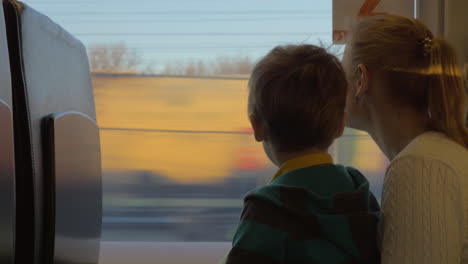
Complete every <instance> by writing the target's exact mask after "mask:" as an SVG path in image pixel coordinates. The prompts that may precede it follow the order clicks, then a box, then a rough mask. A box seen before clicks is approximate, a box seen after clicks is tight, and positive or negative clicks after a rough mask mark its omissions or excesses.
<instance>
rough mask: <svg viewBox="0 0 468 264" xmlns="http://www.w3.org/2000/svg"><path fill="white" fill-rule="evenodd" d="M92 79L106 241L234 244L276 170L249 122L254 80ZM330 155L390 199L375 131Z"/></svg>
mask: <svg viewBox="0 0 468 264" xmlns="http://www.w3.org/2000/svg"><path fill="white" fill-rule="evenodd" d="M92 80H93V85H94V91H95V100H96V109H97V117H98V123H99V126H100V127H101V147H102V164H103V187H104V216H103V240H107V241H161V242H163V241H164V242H182V241H184V242H196V241H198V242H201V241H229V240H231V239H232V235H233V232H234V230H235V228H236V225H237V223H238V220H239V216H240V212H241V209H242V198H243V196H244V195H245V194H246V193H247V192H248V191H249V190H252V189H254V188H256V187H258V186H261V185H263V184H266V183H268V181H269V179H270V178H271V177H272V176H273V174H274V173H275V172H276V168H275V167H274V166H273V165H272V164H271V163H270V162H269V160H268V159H267V158H266V156H265V155H264V153H263V149H262V146H261V144H259V143H257V142H255V140H254V139H253V135H252V131H251V129H250V125H249V123H248V120H247V115H246V100H247V78H246V77H242V76H237V75H231V76H216V75H214V76H213V75H212V76H209V77H200V76H198V77H197V76H175V77H174V76H165V75H148V74H146V75H144V74H135V73H115V72H114V73H103V72H99V73H94V74H93V76H92ZM330 153H331V154H332V155H333V157H334V160H335V162H337V163H341V164H345V165H352V166H355V167H357V168H358V169H360V170H361V171H362V172H363V173H364V174H365V175H366V176H367V177H368V178H369V180H370V182H371V185H372V189H373V191H374V193H375V194H376V196H377V197H378V198H379V197H380V188H381V184H382V179H383V170H384V168H385V166H386V159H385V158H384V157H383V156H382V155H381V153H380V151H379V150H378V148H377V147H376V146H375V144H374V143H373V141H372V140H371V139H370V138H369V137H368V136H367V135H365V134H363V133H361V132H357V131H353V130H347V131H346V133H345V136H343V137H342V138H341V139H340V140H338V141H337V142H335V144H334V145H333V146H332V147H331V148H330Z"/></svg>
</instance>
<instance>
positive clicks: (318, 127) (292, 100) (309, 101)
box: [248, 45, 347, 153]
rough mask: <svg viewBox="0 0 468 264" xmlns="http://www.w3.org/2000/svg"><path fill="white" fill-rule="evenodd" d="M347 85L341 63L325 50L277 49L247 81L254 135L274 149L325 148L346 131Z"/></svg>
mask: <svg viewBox="0 0 468 264" xmlns="http://www.w3.org/2000/svg"><path fill="white" fill-rule="evenodd" d="M346 89H347V82H346V77H345V74H344V72H343V69H342V66H341V63H340V61H339V60H338V59H337V58H336V57H335V56H333V55H331V54H329V53H328V52H327V51H326V50H325V49H323V48H320V47H317V46H313V45H289V46H278V47H276V48H274V49H273V50H272V51H270V53H268V54H267V55H266V56H265V57H264V58H262V59H261V60H260V61H259V62H258V63H257V65H256V66H255V68H254V69H253V71H252V75H251V78H250V80H249V101H248V111H249V118H250V121H251V123H252V126H253V128H254V131H255V138H256V139H257V141H263V142H264V145H265V144H268V146H265V147H268V148H271V151H273V152H276V153H296V152H303V151H306V150H308V149H317V150H326V149H327V148H328V147H329V146H330V145H331V144H332V143H333V140H334V139H335V138H337V137H339V136H341V134H342V133H343V129H344V118H345V117H344V111H345V110H344V109H345V102H346ZM267 152H268V150H267Z"/></svg>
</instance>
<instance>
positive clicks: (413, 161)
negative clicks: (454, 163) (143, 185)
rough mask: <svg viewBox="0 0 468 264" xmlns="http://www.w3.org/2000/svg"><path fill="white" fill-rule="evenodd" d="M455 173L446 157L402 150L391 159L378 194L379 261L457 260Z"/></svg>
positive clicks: (457, 183)
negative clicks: (398, 156)
mask: <svg viewBox="0 0 468 264" xmlns="http://www.w3.org/2000/svg"><path fill="white" fill-rule="evenodd" d="M459 177H460V175H457V174H456V173H455V172H454V170H453V169H452V168H451V167H449V166H448V165H446V164H445V163H443V162H441V161H437V160H430V159H427V158H422V157H413V156H407V157H402V158H401V159H399V160H397V161H395V162H392V165H391V166H390V168H389V169H388V171H387V174H386V176H385V182H384V189H383V194H382V218H383V221H382V231H383V234H382V235H383V241H382V263H383V264H390V263H399V264H410V263H411V264H413V263H414V264H416V263H426V264H432V263H433V264H436V263H437V264H440V263H460V262H461V252H462V243H463V242H462V241H463V223H462V217H463V216H462V211H463V201H462V199H460V197H462V196H461V195H460V192H461V188H460V179H459Z"/></svg>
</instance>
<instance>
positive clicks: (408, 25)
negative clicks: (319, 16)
mask: <svg viewBox="0 0 468 264" xmlns="http://www.w3.org/2000/svg"><path fill="white" fill-rule="evenodd" d="M344 67H345V70H346V72H347V77H348V80H349V83H350V87H349V94H348V101H347V111H348V117H349V119H348V125H349V126H351V127H355V128H358V129H363V130H368V129H369V126H371V125H372V124H370V123H371V122H372V118H371V113H370V111H371V109H372V107H373V108H374V109H376V107H377V108H378V107H384V106H385V107H391V108H393V109H398V110H401V109H405V110H408V111H409V112H411V113H414V114H415V116H418V117H419V121H421V122H424V123H425V125H427V127H428V128H429V129H432V130H436V131H440V132H443V133H445V134H447V135H448V136H449V137H451V138H452V139H453V140H455V141H457V142H459V143H460V144H462V145H464V146H465V147H468V132H467V128H466V124H465V122H466V115H467V103H468V102H467V93H466V90H465V88H464V85H463V78H462V74H461V70H460V66H459V64H458V61H457V58H456V55H455V51H454V50H453V48H452V47H451V46H450V45H449V44H448V43H447V42H446V41H445V40H444V39H442V38H439V37H434V36H433V35H432V33H431V31H430V30H429V29H428V28H427V27H426V26H425V25H424V24H423V23H421V22H419V21H418V20H415V19H411V18H406V17H401V16H394V15H387V16H379V17H373V18H369V19H365V20H361V21H359V22H358V23H357V24H356V25H355V27H354V29H353V30H352V32H351V36H350V40H349V43H348V46H347V48H346V51H345V57H344Z"/></svg>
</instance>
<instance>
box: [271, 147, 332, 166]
mask: <svg viewBox="0 0 468 264" xmlns="http://www.w3.org/2000/svg"><path fill="white" fill-rule="evenodd" d="M318 153H328V149H320V148H310V149H306V150H303V151H299V152H275V153H274V156H275V160H274V161H273V163H275V165H276V166H278V167H281V166H282V165H283V164H284V163H286V161H288V160H292V159H295V158H299V157H302V156H306V155H311V154H318Z"/></svg>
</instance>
